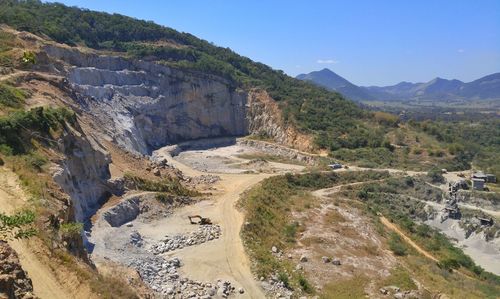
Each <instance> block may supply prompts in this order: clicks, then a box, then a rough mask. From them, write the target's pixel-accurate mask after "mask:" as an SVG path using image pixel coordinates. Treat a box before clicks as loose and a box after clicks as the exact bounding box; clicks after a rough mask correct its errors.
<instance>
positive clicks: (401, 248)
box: [389, 232, 408, 256]
mask: <svg viewBox="0 0 500 299" xmlns="http://www.w3.org/2000/svg"><path fill="white" fill-rule="evenodd" d="M389 248H390V249H391V250H392V252H394V254H395V255H399V256H405V255H407V251H408V249H407V247H406V245H405V244H404V243H403V241H402V240H401V238H400V237H399V235H398V234H397V233H394V232H393V233H391V235H390V237H389Z"/></svg>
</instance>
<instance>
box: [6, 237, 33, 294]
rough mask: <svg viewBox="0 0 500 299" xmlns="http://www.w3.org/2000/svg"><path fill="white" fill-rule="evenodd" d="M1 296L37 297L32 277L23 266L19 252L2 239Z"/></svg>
mask: <svg viewBox="0 0 500 299" xmlns="http://www.w3.org/2000/svg"><path fill="white" fill-rule="evenodd" d="M0 298H7V299H21V298H22V299H29V298H36V297H35V296H34V295H33V284H32V283H31V279H29V278H28V275H27V274H26V272H25V271H24V270H23V268H22V267H21V264H20V262H19V257H18V256H17V253H16V252H15V251H14V250H13V249H12V248H11V247H10V246H9V244H7V242H4V241H0Z"/></svg>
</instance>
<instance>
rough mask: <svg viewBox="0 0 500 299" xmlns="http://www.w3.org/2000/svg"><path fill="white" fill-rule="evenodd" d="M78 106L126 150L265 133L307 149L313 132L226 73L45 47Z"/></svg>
mask: <svg viewBox="0 0 500 299" xmlns="http://www.w3.org/2000/svg"><path fill="white" fill-rule="evenodd" d="M44 51H45V52H46V53H47V55H48V57H50V59H52V60H53V65H55V66H58V67H57V69H58V71H57V72H59V75H62V76H65V77H66V78H67V80H68V84H69V87H70V89H71V90H72V91H73V93H74V98H75V101H76V102H77V104H78V105H79V107H80V108H81V109H82V110H83V111H86V112H88V113H90V114H91V115H93V116H94V117H95V118H96V120H97V121H98V122H99V126H98V127H100V128H101V129H102V130H103V131H104V132H105V133H106V134H107V135H108V136H110V137H111V138H112V139H113V140H114V141H115V142H116V143H117V144H119V145H120V146H122V147H124V148H125V149H127V150H129V151H131V152H136V153H141V154H150V153H151V152H152V151H153V150H156V149H158V148H160V147H162V146H165V145H168V144H175V143H179V142H182V141H186V140H193V139H200V138H213V137H224V136H242V135H247V134H260V135H265V136H268V137H269V138H272V139H273V140H275V141H276V142H277V143H280V144H283V145H287V146H291V147H294V148H297V149H299V150H303V151H309V150H311V149H312V140H311V138H310V137H308V136H306V135H304V134H301V133H299V132H298V131H297V130H296V129H295V128H294V127H293V126H292V125H289V124H286V123H285V122H284V121H283V118H282V115H281V110H280V108H279V107H278V105H277V104H276V102H275V101H274V100H273V99H272V98H271V97H270V96H269V95H268V94H267V93H266V92H265V91H262V90H251V91H250V92H246V91H243V90H239V89H236V88H235V87H234V85H233V84H232V83H231V82H230V81H228V80H226V79H224V78H221V77H218V76H213V75H208V74H204V73H200V72H188V71H183V70H179V69H175V68H171V67H168V66H165V65H161V64H157V63H154V62H149V61H141V60H133V59H126V58H123V57H117V56H103V55H96V54H91V53H82V52H80V51H79V50H76V49H70V48H65V47H56V46H46V47H45V48H44Z"/></svg>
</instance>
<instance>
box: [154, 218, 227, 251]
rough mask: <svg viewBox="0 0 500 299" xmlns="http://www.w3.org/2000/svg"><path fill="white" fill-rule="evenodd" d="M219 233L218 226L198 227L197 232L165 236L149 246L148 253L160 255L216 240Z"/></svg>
mask: <svg viewBox="0 0 500 299" xmlns="http://www.w3.org/2000/svg"><path fill="white" fill-rule="evenodd" d="M221 233H222V231H221V228H220V226H219V225H200V227H199V228H198V229H197V230H195V231H193V232H191V233H189V234H184V235H182V234H179V235H175V236H166V237H165V239H164V240H162V241H161V242H159V243H157V244H154V245H153V246H151V249H150V251H151V252H152V253H153V254H162V253H165V252H168V251H172V250H176V249H181V248H184V247H188V246H193V245H198V244H202V243H205V242H208V241H212V240H215V239H218V238H219V237H220V235H221Z"/></svg>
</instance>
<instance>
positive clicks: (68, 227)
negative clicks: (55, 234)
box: [59, 222, 83, 237]
mask: <svg viewBox="0 0 500 299" xmlns="http://www.w3.org/2000/svg"><path fill="white" fill-rule="evenodd" d="M59 231H60V232H61V234H62V235H63V237H76V236H79V235H80V234H81V233H82V231H83V223H80V222H68V223H63V224H61V226H60V227H59Z"/></svg>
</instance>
